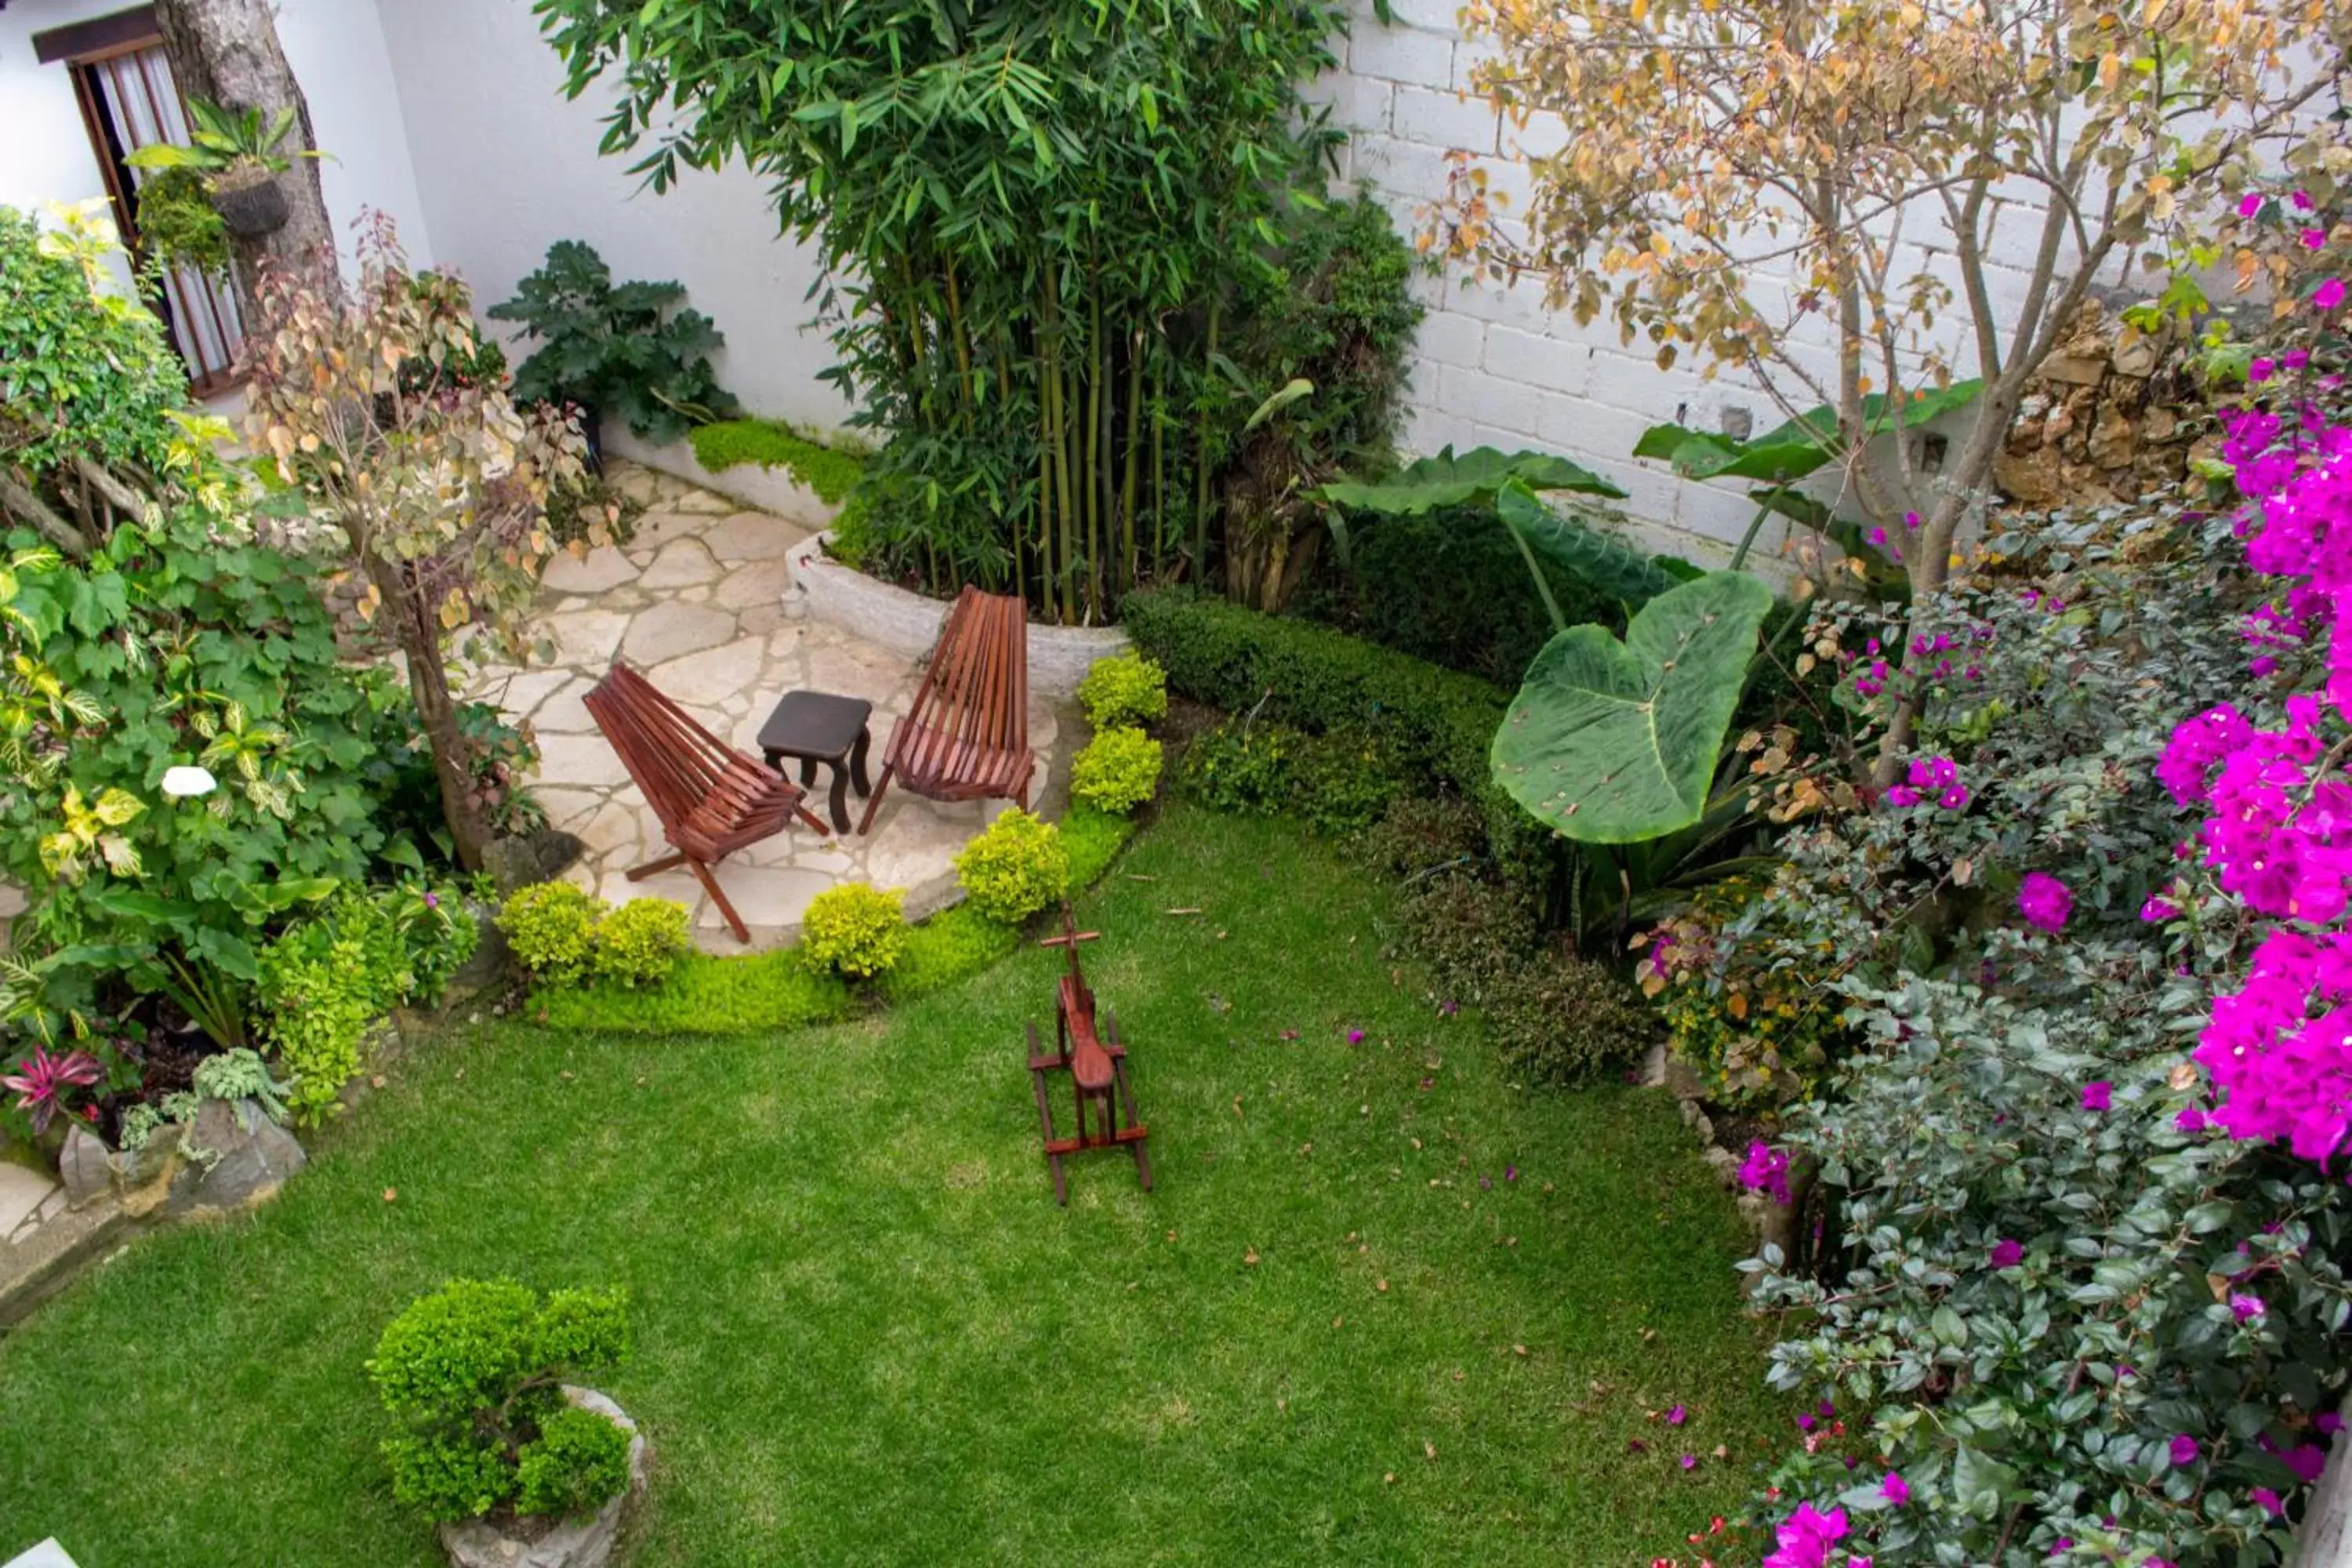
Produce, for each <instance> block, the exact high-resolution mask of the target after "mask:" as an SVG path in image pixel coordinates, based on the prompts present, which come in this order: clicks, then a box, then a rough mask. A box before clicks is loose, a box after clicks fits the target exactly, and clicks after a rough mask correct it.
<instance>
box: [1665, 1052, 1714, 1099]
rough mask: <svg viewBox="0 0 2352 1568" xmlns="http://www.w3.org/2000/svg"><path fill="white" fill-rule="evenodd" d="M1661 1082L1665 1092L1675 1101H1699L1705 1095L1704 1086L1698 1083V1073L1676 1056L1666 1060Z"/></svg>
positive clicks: (1670, 1056)
mask: <svg viewBox="0 0 2352 1568" xmlns="http://www.w3.org/2000/svg"><path fill="white" fill-rule="evenodd" d="M1661 1081H1662V1082H1664V1085H1665V1087H1666V1092H1667V1093H1668V1094H1671V1095H1673V1096H1674V1097H1675V1099H1676V1100H1699V1099H1702V1098H1704V1097H1705V1096H1706V1085H1704V1084H1702V1083H1700V1082H1699V1079H1698V1073H1697V1072H1696V1070H1695V1069H1694V1068H1692V1067H1691V1065H1690V1063H1688V1062H1686V1061H1685V1060H1683V1059H1682V1058H1680V1057H1677V1056H1673V1055H1669V1056H1668V1057H1667V1058H1666V1062H1665V1072H1664V1077H1663V1079H1661Z"/></svg>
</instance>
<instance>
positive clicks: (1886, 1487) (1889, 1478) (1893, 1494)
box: [1878, 1470, 1911, 1508]
mask: <svg viewBox="0 0 2352 1568" xmlns="http://www.w3.org/2000/svg"><path fill="white" fill-rule="evenodd" d="M1878 1495H1879V1496H1880V1497H1883V1498H1885V1500H1887V1502H1888V1504H1889V1505H1890V1506H1892V1507H1895V1508H1901V1507H1903V1506H1904V1505H1905V1504H1906V1503H1908V1502H1909V1501H1910V1500H1911V1483H1910V1482H1908V1481H1906V1480H1905V1479H1903V1478H1902V1477H1901V1476H1899V1475H1897V1474H1896V1473H1895V1472H1894V1471H1893V1470H1889V1471H1887V1472H1886V1479H1885V1480H1883V1481H1881V1482H1879V1483H1878Z"/></svg>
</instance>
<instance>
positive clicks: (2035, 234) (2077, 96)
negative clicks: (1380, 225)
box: [1435, 0, 2352, 768]
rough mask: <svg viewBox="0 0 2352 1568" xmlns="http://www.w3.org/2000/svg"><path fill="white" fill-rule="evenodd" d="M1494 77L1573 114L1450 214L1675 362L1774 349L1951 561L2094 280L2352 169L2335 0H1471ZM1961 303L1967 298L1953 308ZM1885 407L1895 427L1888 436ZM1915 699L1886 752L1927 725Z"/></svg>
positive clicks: (1459, 187) (1869, 477) (1465, 233)
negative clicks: (1933, 394) (1970, 407)
mask: <svg viewBox="0 0 2352 1568" xmlns="http://www.w3.org/2000/svg"><path fill="white" fill-rule="evenodd" d="M1466 16H1467V20H1468V23H1469V26H1470V27H1471V30H1472V31H1473V32H1474V33H1476V32H1484V33H1486V34H1490V35H1491V36H1492V37H1494V38H1495V39H1496V42H1497V43H1498V44H1499V45H1500V49H1499V53H1498V54H1497V56H1496V58H1495V59H1494V60H1493V61H1491V62H1490V63H1489V64H1487V65H1486V67H1484V68H1482V70H1481V72H1480V75H1479V85H1480V87H1481V88H1482V89H1485V90H1486V91H1487V92H1489V93H1490V94H1491V95H1492V96H1493V97H1494V99H1495V100H1496V101H1497V102H1498V103H1499V104H1500V105H1502V106H1503V108H1504V109H1505V110H1506V111H1507V112H1508V113H1509V114H1510V115H1512V116H1513V118H1514V119H1515V120H1516V121H1517V122H1518V123H1519V124H1521V125H1522V126H1526V125H1528V123H1530V122H1531V121H1535V120H1536V119H1537V118H1538V117H1557V120H1558V121H1559V123H1560V125H1561V127H1562V128H1563V129H1564V131H1565V132H1566V134H1565V137H1564V139H1563V140H1562V142H1561V143H1560V150H1559V152H1558V153H1554V154H1552V155H1550V156H1547V157H1538V158H1534V159H1532V160H1531V171H1530V172H1531V174H1532V176H1533V195H1532V198H1531V200H1530V201H1529V203H1528V207H1527V210H1526V211H1525V212H1524V213H1506V212H1504V211H1501V210H1499V206H1500V199H1499V198H1498V197H1495V196H1491V195H1489V194H1488V191H1487V189H1486V181H1485V178H1484V176H1483V174H1482V173H1481V172H1480V171H1478V170H1476V169H1475V168H1473V167H1472V166H1471V165H1470V164H1469V163H1467V162H1466V161H1465V162H1463V163H1460V164H1458V165H1457V170H1456V174H1455V178H1454V182H1453V184H1452V186H1451V188H1450V190H1449V192H1448V195H1447V198H1446V200H1445V202H1444V204H1443V205H1442V206H1441V208H1440V210H1439V213H1438V218H1437V225H1436V230H1435V237H1437V238H1438V239H1439V240H1441V241H1442V242H1443V243H1444V245H1445V246H1446V247H1447V248H1449V249H1450V250H1451V251H1452V252H1453V253H1454V255H1456V256H1458V257H1462V258H1470V259H1473V260H1475V261H1476V262H1477V263H1479V264H1481V265H1482V266H1483V267H1484V268H1486V269H1487V270H1488V271H1489V272H1490V273H1491V274H1492V275H1493V276H1495V277H1497V278H1500V279H1516V278H1517V277H1519V276H1522V275H1525V276H1530V277H1533V278H1536V279H1541V280H1542V281H1543V283H1544V285H1545V288H1546V290H1547V298H1548V300H1549V303H1550V304H1551V305H1552V306H1553V307H1555V308H1558V309H1566V310H1570V311H1572V312H1573V313H1574V315H1575V317H1576V319H1577V320H1578V321H1580V322H1584V321H1591V320H1593V319H1594V318H1596V317H1598V316H1600V315H1601V314H1603V313H1604V312H1605V313H1607V314H1608V315H1610V316H1612V318H1613V319H1614V320H1615V321H1616V322H1617V324H1618V326H1619V328H1620V330H1621V331H1622V334H1623V336H1624V338H1625V340H1626V341H1627V342H1647V343H1648V344H1649V345H1650V346H1651V347H1652V349H1653V350H1654V353H1655V355H1656V358H1657V361H1658V363H1659V364H1660V365H1661V366H1664V365H1669V364H1671V363H1674V361H1675V358H1676V357H1677V356H1678V355H1680V354H1682V353H1685V352H1689V353H1695V354H1696V355H1697V356H1698V357H1699V358H1700V359H1701V360H1702V361H1703V362H1704V363H1705V364H1706V370H1707V373H1708V374H1715V373H1717V372H1718V371H1720V370H1723V369H1725V368H1730V369H1733V370H1735V371H1738V372H1740V373H1744V374H1747V375H1748V376H1749V377H1751V378H1752V379H1753V380H1754V382H1755V383H1756V384H1757V385H1758V386H1759V388H1760V389H1761V390H1762V392H1763V393H1764V394H1765V395H1767V396H1769V397H1770V398H1771V399H1772V400H1773V401H1774V402H1775V403H1776V404H1777V405H1780V408H1781V409H1782V410H1783V411H1784V412H1785V413H1786V414H1787V415H1788V416H1790V418H1792V419H1798V420H1801V421H1805V422H1807V424H1808V427H1809V428H1810V429H1811V431H1812V433H1813V434H1814V435H1815V436H1816V437H1817V438H1818V439H1820V440H1821V441H1822V443H1823V444H1824V445H1826V446H1827V447H1830V448H1831V449H1832V451H1833V452H1834V453H1835V458H1834V459H1833V463H1832V472H1834V473H1835V474H1836V475H1837V477H1838V479H1840V480H1841V481H1842V489H1843V494H1842V496H1841V499H1842V500H1849V501H1851V502H1853V503H1855V504H1858V505H1859V506H1860V507H1861V508H1862V509H1864V510H1866V511H1867V512H1868V513H1870V514H1871V515H1872V516H1873V517H1874V519H1876V520H1877V521H1879V522H1880V523H1881V524H1883V525H1885V527H1886V528H1887V529H1888V530H1889V532H1890V534H1892V533H1894V532H1895V529H1896V527H1897V520H1899V519H1902V518H1904V517H1905V516H1906V514H1912V515H1916V519H1917V526H1916V531H1913V532H1912V533H1911V534H1910V535H1909V536H1908V537H1909V538H1910V540H1911V543H1910V544H1909V545H1908V547H1907V548H1906V550H1905V552H1904V553H1905V560H1904V564H1905V567H1906V570H1907V572H1908V574H1909V576H1910V581H1911V585H1912V587H1913V589H1914V592H1915V596H1917V597H1924V596H1925V595H1927V594H1928V593H1929V592H1931V591H1932V590H1934V589H1935V588H1937V586H1938V585H1940V584H1942V582H1943V581H1944V578H1945V575H1946V574H1947V572H1948V565H1949V561H1950V557H1951V550H1952V543H1953V538H1954V535H1955V531H1957V530H1958V527H1959V526H1960V524H1961V523H1962V521H1964V520H1965V519H1966V518H1967V517H1968V516H1969V512H1970V510H1971V509H1972V508H1976V507H1978V506H1980V505H1981V503H1982V500H1983V497H1984V494H1985V489H1986V485H1987V481H1988V479H1989V478H1990V472H1991V468H1992V462H1993V458H1994V456H1995V454H1996V453H1997V452H1998V451H1999V450H2000V443H2001V440H2002V438H2003V437H2004V435H2005V433H2006V431H2007V429H2008V426H2009V424H2010V421H2011V418H2012V417H2013V416H2014V415H2015V413H2016V411H2017V406H2018V404H2019V402H2020V399H2021V395H2022V394H2023V391H2024V384H2025V381H2026V378H2027V376H2028V375H2029V374H2031V373H2032V370H2033V369H2034V367H2035V366H2036V365H2037V364H2038V363H2040V362H2041V361H2042V359H2043V358H2044V357H2045V356H2046V355H2047V354H2048V353H2050V352H2051V350H2052V349H2053V348H2054V347H2055V346H2056V344H2057V342H2058V341H2059V338H2060V336H2061V334H2062V333H2063V331H2064V330H2065V329H2066V326H2067V323H2068V321H2070V319H2071V318H2072V317H2073V316H2074V312H2075V310H2076V309H2077V307H2079V306H2080V305H2081V304H2082V303H2083V301H2084V299H2085V298H2086V297H2087V296H2088V294H2089V292H2090V290H2091V289H2092V288H2093V287H2094V285H2095V282H2096V281H2097V280H2098V279H2100V278H2101V277H2102V276H2103V275H2104V276H2108V277H2114V276H2116V275H2118V274H2120V275H2124V276H2128V275H2129V273H2130V272H2131V271H2132V270H2133V269H2134V268H2144V269H2147V270H2149V271H2168V270H2171V269H2172V268H2176V267H2180V266H2183V265H2184V264H2189V263H2196V264H2202V263H2205V262H2209V261H2210V260H2212V259H2215V252H2214V249H2213V247H2211V245H2210V242H2209V241H2208V239H2207V237H2208V236H2209V235H2210V233H2211V232H2212V229H2211V226H2210V225H2211V220H2212V219H2213V218H2214V217H2215V216H2217V215H2218V214H2219V212H2220V211H2221V208H2222V206H2223V205H2224V204H2225V203H2228V202H2230V201H2232V200H2234V199H2235V198H2236V197H2237V196H2238V195H2240V193H2242V191H2244V190H2245V189H2246V188H2247V187H2248V186H2249V185H2250V184H2252V183H2253V182H2254V181H2255V180H2257V179H2259V178H2265V177H2271V176H2273V175H2275V174H2279V173H2281V172H2284V173H2285V174H2289V175H2291V176H2292V178H2293V179H2294V181H2295V182H2296V183H2297V184H2300V185H2302V186H2303V187H2305V188H2306V189H2307V190H2309V191H2310V192H2311V194H2312V195H2314V196H2315V198H2317V199H2318V200H2320V201H2321V202H2323V203H2326V202H2328V201H2331V200H2332V199H2333V196H2334V195H2335V193H2336V189H2337V188H2338V187H2339V186H2340V185H2342V184H2347V183H2352V144H2347V141H2346V139H2345V137H2344V135H2343V130H2342V126H2341V125H2340V124H2337V123H2330V122H2329V121H2327V120H2326V117H2325V113H2326V110H2329V109H2331V108H2334V107H2336V105H2338V104H2340V103H2341V101H2342V95H2341V92H2340V83H2341V79H2342V74H2343V72H2344V70H2345V69H2346V67H2347V49H2352V6H2347V5H2344V4H2342V0H2138V3H2133V0H2126V3H2125V4H2121V5H2100V4H2095V3H2092V0H1893V3H1889V0H1471V4H1470V5H1469V6H1468V7H1467V11H1466ZM1956 307H1957V311H1958V323H1957V327H1958V330H1956V331H1943V330H1941V329H1942V328H1943V326H1944V322H1943V318H1945V317H1946V316H1948V315H1950V314H1951V313H1953V311H1954V310H1955V308H1956ZM1956 374H1962V375H1967V374H1973V375H1976V376H1980V377H1981V378H1982V380H1983V392H1982V396H1981V403H1980V405H1979V418H1978V420H1977V422H1976V425H1975V426H1974V429H1973V430H1972V431H1971V433H1970V434H1969V436H1968V437H1966V438H1965V439H1964V440H1962V441H1960V442H1958V444H1957V445H1956V447H1955V449H1954V452H1953V454H1952V456H1951V458H1950V459H1949V460H1948V462H1947V463H1946V464H1945V465H1944V467H1943V468H1942V470H1941V471H1940V472H1939V473H1936V474H1932V475H1931V474H1928V473H1927V472H1924V471H1923V469H1922V465H1921V464H1920V462H1919V460H1918V458H1917V455H1916V450H1915V447H1914V444H1913V442H1912V441H1911V440H1910V439H1909V438H1907V437H1906V434H1905V431H1904V428H1903V426H1904V411H1905V409H1906V405H1911V404H1912V403H1913V400H1915V399H1916V398H1917V397H1918V396H1919V395H1921V394H1922V393H1923V392H1925V391H1927V389H1930V388H1937V387H1942V386H1945V385H1948V384H1950V382H1951V381H1952V379H1953V377H1954V376H1955V375H1956ZM1874 429H1876V430H1878V431H1883V432H1887V433H1891V435H1892V437H1893V438H1892V439H1891V440H1887V441H1884V442H1879V443H1874V442H1873V441H1872V440H1871V439H1870V437H1871V436H1872V434H1873V432H1874ZM1909 729H1910V715H1909V713H1908V712H1907V711H1906V710H1902V709H1900V708H1898V709H1897V710H1896V711H1895V713H1894V714H1893V715H1891V721H1890V723H1889V726H1888V731H1887V735H1886V750H1885V760H1883V761H1882V763H1881V766H1882V768H1884V767H1886V766H1889V765H1891V759H1892V758H1893V756H1894V755H1895V753H1896V752H1898V751H1899V750H1900V749H1901V747H1902V746H1903V744H1904V743H1906V741H1907V738H1908V733H1909Z"/></svg>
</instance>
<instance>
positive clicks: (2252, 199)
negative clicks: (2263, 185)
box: [2238, 191, 2263, 217]
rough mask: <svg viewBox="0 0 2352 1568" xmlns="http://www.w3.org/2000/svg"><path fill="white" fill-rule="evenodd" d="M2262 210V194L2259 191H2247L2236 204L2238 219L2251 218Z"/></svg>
mask: <svg viewBox="0 0 2352 1568" xmlns="http://www.w3.org/2000/svg"><path fill="white" fill-rule="evenodd" d="M2262 210H2263V194H2262V192H2260V191H2248V192H2247V193H2246V194H2245V195H2244V197H2243V198H2242V199H2241V200H2240V201H2239V203H2238V216H2240V217H2252V216H2255V215H2256V214H2257V213H2259V212H2261V211H2262Z"/></svg>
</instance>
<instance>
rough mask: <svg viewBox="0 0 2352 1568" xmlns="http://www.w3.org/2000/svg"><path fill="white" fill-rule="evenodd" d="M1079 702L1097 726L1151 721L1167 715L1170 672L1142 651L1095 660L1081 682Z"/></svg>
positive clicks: (1094, 725)
mask: <svg viewBox="0 0 2352 1568" xmlns="http://www.w3.org/2000/svg"><path fill="white" fill-rule="evenodd" d="M1078 706H1079V707H1080V708H1082V709H1084V710H1086V715H1087V725H1088V726H1089V727H1090V728H1092V729H1095V730H1112V729H1117V728H1118V727H1120V726H1121V725H1128V724H1136V725H1141V724H1150V723H1151V722H1153V721H1155V720H1160V719H1164V718H1166V717H1167V716H1168V672H1167V671H1166V670H1164V669H1162V668H1160V666H1159V664H1158V662H1157V661H1156V660H1153V659H1150V658H1145V657H1144V656H1143V655H1142V654H1139V653H1121V654H1113V655H1112V656H1111V657H1110V658H1098V659H1097V660H1095V663H1094V668H1091V669H1089V670H1087V678H1086V679H1084V680H1081V681H1080V682H1078Z"/></svg>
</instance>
